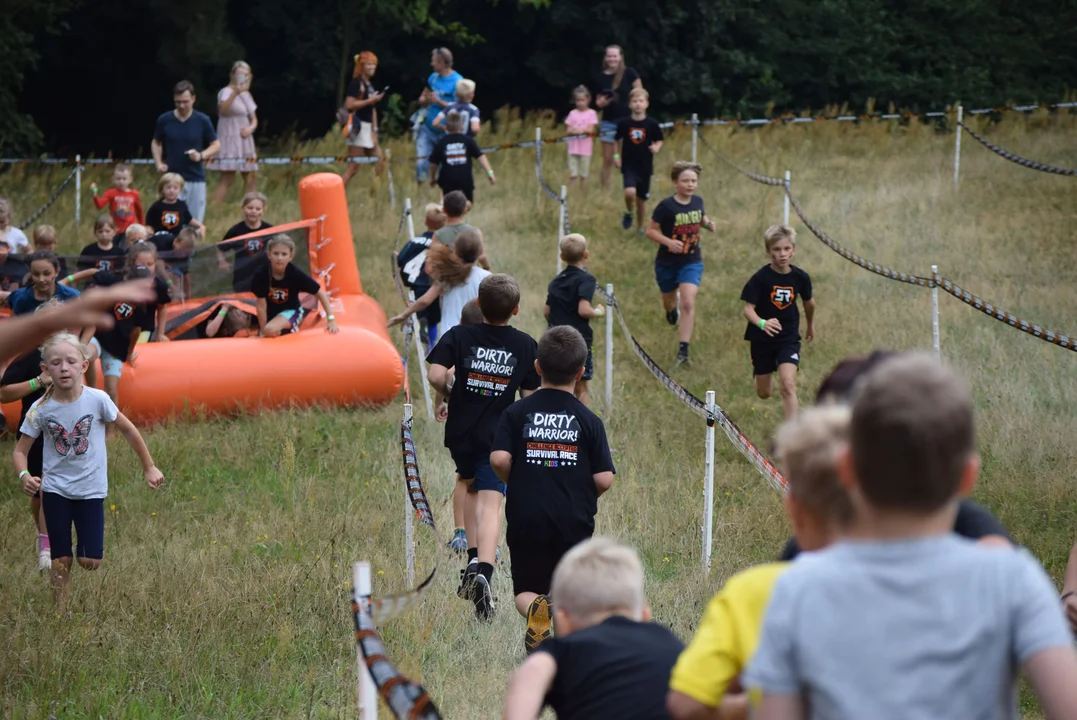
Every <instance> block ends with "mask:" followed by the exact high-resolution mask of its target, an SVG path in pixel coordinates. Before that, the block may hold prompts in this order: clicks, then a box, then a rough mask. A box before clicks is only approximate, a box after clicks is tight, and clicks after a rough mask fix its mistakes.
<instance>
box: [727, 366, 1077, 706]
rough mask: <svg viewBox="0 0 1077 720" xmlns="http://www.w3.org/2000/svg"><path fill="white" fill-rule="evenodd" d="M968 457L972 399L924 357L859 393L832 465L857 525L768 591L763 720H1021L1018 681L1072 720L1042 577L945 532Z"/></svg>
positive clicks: (1075, 692) (882, 372) (759, 669)
mask: <svg viewBox="0 0 1077 720" xmlns="http://www.w3.org/2000/svg"><path fill="white" fill-rule="evenodd" d="M975 448H976V437H975V423H974V419H973V400H972V393H971V391H970V389H969V387H968V385H967V384H966V383H965V382H964V380H963V379H962V378H960V377H958V376H957V375H956V374H955V373H954V372H953V371H951V370H949V369H947V368H945V367H944V366H942V365H941V364H940V363H939V362H938V361H937V360H936V359H935V358H934V357H932V356H930V355H928V354H926V353H915V354H909V355H905V356H901V357H898V358H895V359H893V360H888V361H886V362H884V363H882V364H881V365H880V366H879V367H878V368H876V369H875V370H874V371H872V372H871V373H870V374H869V375H867V376H866V377H865V378H864V379H863V380H862V381H861V385H860V388H859V390H858V395H857V398H856V400H855V401H854V403H853V408H852V418H851V421H850V431H849V445H848V447H846V448H843V449H842V451H841V452H840V454H839V457H838V461H837V467H838V477H839V479H840V481H841V483H842V485H843V486H844V487H846V488H847V489H848V490H849V496H850V499H851V500H852V504H853V507H854V515H853V519H852V522H851V524H850V525H849V527H848V528H847V530H846V531H845V533H844V538H843V540H842V541H840V542H838V543H837V544H835V545H833V546H831V547H829V548H827V549H826V550H823V551H821V552H817V553H815V554H813V555H812V556H810V557H802V558H798V559H797V561H796V562H794V563H793V564H792V565H791V566H790V568H789V569H788V570H787V571H786V572H785V573H783V574H782V576H781V577H780V578H779V579H778V581H777V583H776V584H775V585H774V590H773V592H772V595H771V602H770V605H769V607H768V608H767V613H766V617H765V619H764V621H763V633H762V637H761V640H760V643H759V649H758V651H757V652H756V654H755V657H754V658H753V659H752V661H751V664H750V666H749V667H748V670H747V672H746V673H745V685H746V686H747V687H748V689H749V692H750V693H752V696H753V697H757V696H758V695H759V694H761V696H762V701H761V704H760V706H759V707H758V715H757V716H758V717H760V718H763V720H781V719H783V718H790V719H791V718H836V719H838V720H841V719H844V718H849V719H850V720H851V719H852V718H857V719H859V718H873V719H877V720H889V719H890V718H894V719H897V718H900V719H901V720H919V719H921V718H923V719H924V720H927V719H928V718H930V719H932V720H934V719H935V718H943V717H946V718H1015V717H1017V688H1018V686H1017V680H1018V675H1019V674H1020V675H1025V676H1027V677H1028V679H1029V681H1030V682H1031V685H1032V687H1033V689H1034V690H1035V692H1036V695H1037V696H1038V698H1039V701H1040V706H1041V708H1042V710H1043V713H1044V715H1045V716H1046V717H1049V718H1073V717H1075V713H1077V651H1075V650H1074V646H1073V637H1072V636H1071V635H1070V632H1069V628H1068V627H1067V626H1066V622H1065V619H1064V617H1063V613H1062V608H1061V607H1060V605H1059V602H1058V596H1057V595H1056V594H1055V588H1054V585H1053V584H1052V582H1051V580H1050V579H1049V578H1048V577H1047V574H1046V573H1045V572H1044V570H1043V568H1042V567H1040V564H1039V563H1038V562H1037V561H1036V560H1035V559H1034V558H1033V557H1032V556H1031V555H1030V554H1029V553H1028V552H1027V551H1024V550H1010V549H1008V548H1007V549H1002V548H996V547H984V546H982V545H979V544H977V543H974V542H972V541H969V540H966V539H963V538H959V537H957V536H955V535H954V534H953V533H952V532H951V531H952V529H953V522H954V515H955V513H956V511H957V504H958V500H959V498H961V497H963V496H965V495H968V494H970V493H971V492H972V490H973V489H974V488H975V485H976V481H977V478H978V475H979V471H980V460H979V458H978V457H977V456H976V449H975ZM869 610H870V611H869Z"/></svg>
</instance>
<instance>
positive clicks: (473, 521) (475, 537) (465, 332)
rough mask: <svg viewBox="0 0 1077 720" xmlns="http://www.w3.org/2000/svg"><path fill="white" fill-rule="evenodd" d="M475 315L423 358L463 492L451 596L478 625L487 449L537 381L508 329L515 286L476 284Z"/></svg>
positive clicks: (490, 601) (496, 497)
mask: <svg viewBox="0 0 1077 720" xmlns="http://www.w3.org/2000/svg"><path fill="white" fill-rule="evenodd" d="M461 240H463V238H460V240H458V241H457V244H458V245H459V243H460V241H461ZM479 308H480V309H481V310H482V315H483V318H484V322H483V324H482V325H457V326H456V327H454V328H453V329H451V330H449V331H447V332H446V333H445V334H444V335H442V337H441V340H439V341H438V344H437V345H436V346H435V347H434V349H433V350H431V351H430V356H429V357H428V358H427V361H428V362H429V363H430V368H429V370H428V373H427V377H428V379H429V380H430V384H431V385H432V386H433V387H434V389H435V390H437V391H438V392H440V393H442V394H444V395H447V396H449V416H448V421H447V422H446V423H445V447H447V448H449V452H450V453H451V454H452V458H453V462H454V463H455V464H456V472H457V473H458V474H459V476H460V477H461V478H462V479H463V482H464V483H466V484H467V485H468V494H467V498H466V508H465V510H466V512H465V514H464V526H465V528H466V531H467V541H468V546H469V547H468V549H467V556H468V566H467V568H466V569H465V570H464V572H463V578H462V581H461V583H460V588H459V590H458V591H457V594H459V595H460V596H461V597H463V598H466V599H470V600H472V601H473V602H474V603H475V614H476V615H477V616H478V617H479V618H480V619H483V620H486V619H489V618H490V617H492V616H493V613H494V595H493V589H492V587H491V582H492V580H493V572H494V560H495V557H496V552H497V542H498V538H499V536H500V534H501V503H502V500H503V499H504V497H505V484H504V483H503V482H501V480H500V479H499V478H498V477H497V475H496V474H495V473H494V471H493V468H491V467H490V449H491V447H492V445H493V442H494V433H495V431H496V430H497V425H498V422H499V421H500V419H501V413H502V412H503V411H504V410H505V408H507V407H508V406H509V405H511V404H512V402H513V400H514V399H515V398H516V393H517V392H519V393H520V395H521V397H526V396H528V395H530V394H531V392H532V391H534V390H535V389H536V388H538V386H539V377H538V374H537V373H536V372H535V354H536V345H535V341H534V339H532V338H531V336H530V335H527V334H526V333H523V332H520V331H519V330H517V329H516V328H513V327H510V326H509V324H508V323H509V320H511V319H512V318H513V316H514V315H516V314H517V313H518V312H519V311H520V288H519V286H518V285H517V284H516V281H515V280H514V279H513V278H511V277H510V276H508V275H491V276H489V277H487V278H486V279H484V280H483V281H482V283H481V284H480V285H479ZM450 368H455V374H450V372H449V370H450ZM450 378H453V382H451V383H450Z"/></svg>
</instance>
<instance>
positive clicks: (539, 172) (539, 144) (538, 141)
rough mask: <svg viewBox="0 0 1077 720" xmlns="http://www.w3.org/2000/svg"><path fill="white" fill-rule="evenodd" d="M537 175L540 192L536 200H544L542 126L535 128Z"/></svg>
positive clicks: (538, 201) (537, 201) (539, 201)
mask: <svg viewBox="0 0 1077 720" xmlns="http://www.w3.org/2000/svg"><path fill="white" fill-rule="evenodd" d="M535 175H536V178H535V179H536V180H537V181H538V194H537V195H536V196H535V202H536V203H541V202H542V128H540V127H537V128H535Z"/></svg>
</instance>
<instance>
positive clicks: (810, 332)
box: [804, 298, 815, 342]
mask: <svg viewBox="0 0 1077 720" xmlns="http://www.w3.org/2000/svg"><path fill="white" fill-rule="evenodd" d="M804 319H805V320H806V321H807V323H808V328H807V331H806V332H805V333H804V337H805V339H807V340H808V342H811V341H812V340H814V339H815V298H812V299H811V300H808V301H807V302H806V303H804Z"/></svg>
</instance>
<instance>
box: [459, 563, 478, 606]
mask: <svg viewBox="0 0 1077 720" xmlns="http://www.w3.org/2000/svg"><path fill="white" fill-rule="evenodd" d="M476 577H481V575H479V559H478V558H472V559H471V562H469V563H468V564H467V567H466V568H464V569H463V570H461V571H460V587H458V588H456V596H457V597H458V598H461V599H462V600H473V599H474V598H475V578H476Z"/></svg>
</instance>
